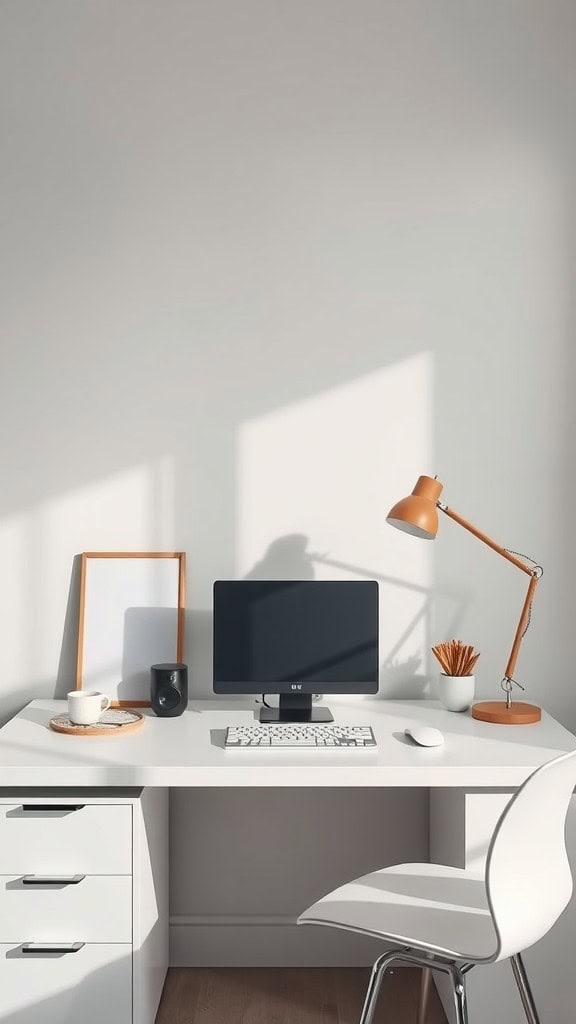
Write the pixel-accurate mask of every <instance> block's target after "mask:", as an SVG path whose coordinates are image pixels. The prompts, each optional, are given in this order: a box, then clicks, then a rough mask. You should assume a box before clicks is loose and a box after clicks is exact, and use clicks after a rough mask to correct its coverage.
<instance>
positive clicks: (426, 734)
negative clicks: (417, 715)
mask: <svg viewBox="0 0 576 1024" xmlns="http://www.w3.org/2000/svg"><path fill="white" fill-rule="evenodd" d="M404 735H405V736H409V737H410V739H411V740H414V743H417V744H418V746H420V747H441V746H442V744H443V743H444V737H443V735H442V733H441V732H440V730H439V729H434V728H433V727H432V726H431V725H411V726H410V728H408V729H404Z"/></svg>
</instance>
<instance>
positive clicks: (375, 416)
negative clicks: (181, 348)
mask: <svg viewBox="0 0 576 1024" xmlns="http://www.w3.org/2000/svg"><path fill="white" fill-rule="evenodd" d="M432 394H433V382H432V357H431V356H430V355H429V354H428V353H421V354H419V355H417V356H414V357H412V358H410V359H407V360H404V361H402V362H399V363H395V364H394V365H392V366H390V367H386V368H384V369H381V370H378V371H376V372H375V373H371V374H368V375H366V376H364V377H361V378H359V379H357V380H354V381H352V382H350V383H349V384H346V385H344V386H342V387H339V388H335V389H333V390H332V391H330V392H327V393H325V394H321V395H317V396H314V397H313V398H309V399H306V400H304V401H301V402H297V403H294V404H292V405H289V406H287V407H284V408H282V409H280V410H278V411H277V412H274V413H270V414H268V415H266V416H262V417H259V418H258V419H255V420H252V421H249V422H248V423H245V424H244V425H243V426H242V428H241V429H240V432H239V440H238V478H237V485H238V520H237V548H236V550H237V565H236V571H237V576H238V577H244V576H246V575H250V576H252V577H260V578H272V579H273V578H276V579H281V578H296V579H305V578H316V579H366V578H370V579H378V580H379V581H380V584H381V586H380V606H381V622H380V635H381V642H380V658H381V663H382V683H381V688H382V690H383V692H386V693H392V692H396V691H398V692H402V693H403V694H404V695H408V694H409V693H410V692H422V686H423V678H422V677H423V674H425V672H426V667H427V664H428V648H429V646H430V642H429V641H430V638H429V635H428V634H429V628H428V623H429V614H430V594H429V588H430V586H431V583H432V550H431V547H430V545H429V543H427V542H424V541H420V542H419V541H417V540H415V539H414V538H413V537H408V536H405V535H404V534H401V533H399V532H398V531H397V530H394V529H392V528H391V527H389V526H388V525H387V524H386V521H385V520H386V514H387V512H388V510H389V508H390V507H391V505H392V504H394V502H395V501H397V500H398V499H399V498H400V497H403V496H404V495H405V494H407V493H409V492H410V491H411V489H412V487H413V486H414V483H415V482H416V479H417V477H418V476H419V475H420V473H429V474H432V475H433V474H434V466H433V463H432V437H431V423H432Z"/></svg>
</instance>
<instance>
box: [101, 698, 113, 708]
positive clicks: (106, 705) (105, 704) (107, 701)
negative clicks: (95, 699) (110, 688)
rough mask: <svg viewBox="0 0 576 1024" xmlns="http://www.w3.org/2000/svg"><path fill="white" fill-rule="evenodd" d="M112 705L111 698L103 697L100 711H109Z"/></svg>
mask: <svg viewBox="0 0 576 1024" xmlns="http://www.w3.org/2000/svg"><path fill="white" fill-rule="evenodd" d="M111 703H112V702H111V700H110V697H102V700H101V702H100V711H108V708H109V707H110V704H111Z"/></svg>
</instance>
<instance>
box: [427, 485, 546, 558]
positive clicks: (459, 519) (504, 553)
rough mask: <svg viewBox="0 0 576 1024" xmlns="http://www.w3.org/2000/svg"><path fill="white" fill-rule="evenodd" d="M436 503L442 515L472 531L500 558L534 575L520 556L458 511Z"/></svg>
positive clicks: (439, 502)
mask: <svg viewBox="0 0 576 1024" xmlns="http://www.w3.org/2000/svg"><path fill="white" fill-rule="evenodd" d="M436 504H437V506H438V508H439V509H440V511H441V512H444V515H447V516H449V517H450V519H453V520H454V522H455V523H458V525H459V526H463V527H464V529H465V530H468V532H469V533H473V534H474V536H475V537H477V538H478V540H481V541H482V543H483V544H487V545H488V547H489V548H492V550H493V551H496V552H497V553H498V554H499V555H502V558H505V559H507V561H508V562H512V565H515V566H516V568H517V569H522V572H525V573H527V574H528V576H533V575H534V569H533V568H532V566H530V565H526V562H523V561H522V560H521V559H520V558H516V556H515V555H513V554H512V553H511V552H510V551H507V550H506V548H503V547H502V545H501V544H497V543H496V541H495V540H492V538H491V537H489V536H488V534H487V533H483V531H482V530H479V529H478V527H477V526H474V523H471V522H469V520H468V519H464V517H463V516H461V515H458V512H455V511H454V509H453V508H448V505H444V504H443V503H442V502H441V501H438V502H436Z"/></svg>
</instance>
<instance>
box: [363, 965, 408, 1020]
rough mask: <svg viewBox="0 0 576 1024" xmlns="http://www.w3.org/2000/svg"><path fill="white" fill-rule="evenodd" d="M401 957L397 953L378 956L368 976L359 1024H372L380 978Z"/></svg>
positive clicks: (380, 982)
mask: <svg viewBox="0 0 576 1024" xmlns="http://www.w3.org/2000/svg"><path fill="white" fill-rule="evenodd" d="M401 959H402V957H401V955H400V953H399V952H394V953H383V954H382V956H379V957H378V959H377V961H376V963H375V964H374V967H373V968H372V974H371V975H370V981H369V982H368V990H367V992H366V998H365V999H364V1006H363V1008H362V1015H361V1017H360V1021H359V1024H372V1020H373V1018H374V1010H375V1009H376V1003H377V1001H378V993H379V992H380V985H381V984H382V978H383V977H384V975H385V974H386V971H387V970H388V968H389V966H390V964H392V963H393V962H394V961H395V960H401Z"/></svg>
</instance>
